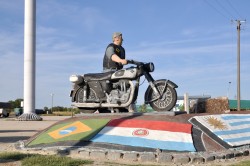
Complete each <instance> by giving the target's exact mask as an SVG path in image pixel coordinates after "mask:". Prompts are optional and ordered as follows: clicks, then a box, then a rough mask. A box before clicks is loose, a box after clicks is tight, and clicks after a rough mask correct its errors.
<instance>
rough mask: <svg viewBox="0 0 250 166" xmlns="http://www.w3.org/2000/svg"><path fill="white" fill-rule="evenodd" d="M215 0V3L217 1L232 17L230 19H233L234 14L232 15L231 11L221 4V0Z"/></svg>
mask: <svg viewBox="0 0 250 166" xmlns="http://www.w3.org/2000/svg"><path fill="white" fill-rule="evenodd" d="M215 1H216V3H217V4H218V5H219V6H220V7H221V8H222V9H224V11H225V12H226V13H228V14H229V15H230V16H231V17H232V19H234V16H233V15H232V13H231V12H230V11H229V10H227V8H226V7H224V6H223V5H222V4H221V1H218V0H215Z"/></svg>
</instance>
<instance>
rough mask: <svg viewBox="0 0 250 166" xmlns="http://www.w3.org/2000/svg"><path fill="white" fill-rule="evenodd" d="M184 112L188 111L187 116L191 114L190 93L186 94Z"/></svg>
mask: <svg viewBox="0 0 250 166" xmlns="http://www.w3.org/2000/svg"><path fill="white" fill-rule="evenodd" d="M184 110H185V111H187V114H189V97H188V93H185V94H184Z"/></svg>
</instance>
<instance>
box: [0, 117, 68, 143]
mask: <svg viewBox="0 0 250 166" xmlns="http://www.w3.org/2000/svg"><path fill="white" fill-rule="evenodd" d="M69 117H70V116H43V117H42V118H43V121H16V120H15V118H0V144H8V143H15V142H17V141H19V140H27V139H28V138H30V137H31V136H33V135H34V134H36V133H37V132H39V131H41V130H43V129H45V128H47V127H49V126H51V125H52V124H54V123H56V122H57V121H60V120H63V119H67V118H69Z"/></svg>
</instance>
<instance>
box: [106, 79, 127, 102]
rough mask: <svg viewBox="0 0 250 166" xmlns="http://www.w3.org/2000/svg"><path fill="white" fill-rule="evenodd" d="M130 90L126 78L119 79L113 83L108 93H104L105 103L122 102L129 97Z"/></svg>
mask: <svg viewBox="0 0 250 166" xmlns="http://www.w3.org/2000/svg"><path fill="white" fill-rule="evenodd" d="M130 92H131V88H130V85H129V83H128V81H126V80H120V81H119V82H117V83H113V88H112V90H111V91H110V93H109V94H107V93H106V97H107V103H110V104H123V103H126V102H127V101H128V99H129V96H130Z"/></svg>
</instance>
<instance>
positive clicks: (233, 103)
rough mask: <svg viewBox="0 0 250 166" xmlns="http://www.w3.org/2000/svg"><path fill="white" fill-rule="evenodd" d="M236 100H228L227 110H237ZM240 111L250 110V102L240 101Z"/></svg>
mask: <svg viewBox="0 0 250 166" xmlns="http://www.w3.org/2000/svg"><path fill="white" fill-rule="evenodd" d="M237 105H238V104H237V100H229V108H230V109H237ZM240 108H241V109H250V100H240Z"/></svg>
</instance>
